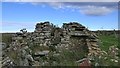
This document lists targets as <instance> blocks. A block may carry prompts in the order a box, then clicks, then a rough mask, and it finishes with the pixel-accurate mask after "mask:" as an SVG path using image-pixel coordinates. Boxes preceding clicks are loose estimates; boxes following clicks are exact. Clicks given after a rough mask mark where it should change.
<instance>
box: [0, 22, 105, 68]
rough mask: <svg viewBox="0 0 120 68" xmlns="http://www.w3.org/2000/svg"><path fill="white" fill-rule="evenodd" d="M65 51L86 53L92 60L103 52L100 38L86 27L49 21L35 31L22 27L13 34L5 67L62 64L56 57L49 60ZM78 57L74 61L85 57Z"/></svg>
mask: <svg viewBox="0 0 120 68" xmlns="http://www.w3.org/2000/svg"><path fill="white" fill-rule="evenodd" d="M65 50H67V51H69V52H72V51H75V50H77V52H78V53H80V52H84V54H82V55H83V58H87V59H89V60H94V56H98V57H99V56H101V54H102V53H103V52H102V51H101V49H100V48H99V41H98V37H97V36H96V35H95V34H94V33H93V32H91V31H90V30H88V29H87V28H86V27H85V26H83V25H81V24H79V23H77V22H70V23H63V26H62V27H61V28H59V27H56V26H55V25H53V24H52V23H50V22H41V23H37V24H36V27H35V31H34V32H31V33H30V32H27V30H26V29H22V30H20V32H17V33H16V34H14V36H13V37H12V42H11V44H10V45H9V46H8V47H4V49H3V54H2V57H3V58H2V59H3V61H2V65H3V68H4V67H7V66H47V65H48V66H54V65H62V64H60V62H57V61H56V60H52V61H50V60H51V59H52V58H51V56H52V57H56V56H57V57H60V56H61V54H62V53H64V52H62V51H65ZM74 54H76V52H74ZM79 56H80V55H78V58H77V59H75V63H78V64H79V63H80V62H79V61H80V60H81V59H82V58H79ZM66 58H67V57H66ZM73 59H74V58H73ZM63 60H64V59H63Z"/></svg>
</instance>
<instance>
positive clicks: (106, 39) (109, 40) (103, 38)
mask: <svg viewBox="0 0 120 68" xmlns="http://www.w3.org/2000/svg"><path fill="white" fill-rule="evenodd" d="M99 40H100V48H101V49H102V50H105V51H108V50H109V47H110V46H113V45H116V46H118V38H117V37H115V35H100V36H99Z"/></svg>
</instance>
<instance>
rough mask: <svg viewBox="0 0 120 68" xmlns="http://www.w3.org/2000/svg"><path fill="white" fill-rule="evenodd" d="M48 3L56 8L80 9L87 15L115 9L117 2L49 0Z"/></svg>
mask: <svg viewBox="0 0 120 68" xmlns="http://www.w3.org/2000/svg"><path fill="white" fill-rule="evenodd" d="M48 4H49V5H51V6H52V7H56V8H58V9H71V11H73V10H77V11H80V12H81V13H83V14H85V15H89V16H102V15H107V14H109V13H111V12H112V11H114V10H117V9H118V8H117V3H109V2H104V3H103V2H102V3H99V2H96V3H94V2H93V3H82V2H71V3H69V2H52V3H51V2H49V3H48Z"/></svg>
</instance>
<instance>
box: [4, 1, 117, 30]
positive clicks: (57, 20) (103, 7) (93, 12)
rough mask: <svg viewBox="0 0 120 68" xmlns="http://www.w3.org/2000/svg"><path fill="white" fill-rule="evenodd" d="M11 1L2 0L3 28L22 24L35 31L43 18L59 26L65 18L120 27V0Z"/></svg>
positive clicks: (88, 24) (100, 26)
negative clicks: (119, 22) (119, 1)
mask: <svg viewBox="0 0 120 68" xmlns="http://www.w3.org/2000/svg"><path fill="white" fill-rule="evenodd" d="M4 1H7V0H4ZM9 1H10V0H9ZM11 1H12V2H3V3H2V27H3V28H2V32H18V31H19V30H20V29H21V28H27V30H28V31H34V28H35V24H36V22H41V21H43V22H44V21H50V22H51V23H53V24H55V25H58V26H61V25H62V23H64V22H74V21H75V22H79V23H81V24H83V25H85V26H86V27H88V28H89V29H90V30H99V29H117V28H118V3H117V1H118V0H116V2H112V1H113V0H109V1H111V2H15V1H18V0H11ZM20 1H23V0H20ZM24 1H28V0H24ZM30 1H33V0H30ZM35 1H38V0H35ZM46 1H49V0H46ZM76 1H77V0H76ZM86 1H89V0H86ZM93 1H95V0H93ZM98 1H99V0H98ZM101 1H102V0H101ZM106 1H107V0H106ZM114 1H115V0H114Z"/></svg>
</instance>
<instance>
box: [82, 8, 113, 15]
mask: <svg viewBox="0 0 120 68" xmlns="http://www.w3.org/2000/svg"><path fill="white" fill-rule="evenodd" d="M112 11H113V10H112V9H111V8H106V7H96V6H87V7H86V8H85V9H83V10H80V12H81V13H83V14H86V15H91V16H101V15H106V14H109V13H110V12H112Z"/></svg>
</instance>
